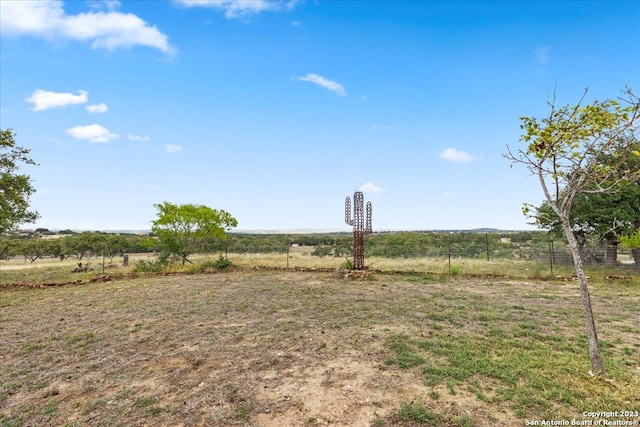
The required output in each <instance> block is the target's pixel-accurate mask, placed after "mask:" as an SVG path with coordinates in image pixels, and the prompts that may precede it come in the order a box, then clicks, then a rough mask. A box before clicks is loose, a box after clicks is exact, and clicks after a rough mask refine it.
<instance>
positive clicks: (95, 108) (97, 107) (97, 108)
mask: <svg viewBox="0 0 640 427" xmlns="http://www.w3.org/2000/svg"><path fill="white" fill-rule="evenodd" d="M87 111H88V112H90V113H92V114H101V113H106V112H107V111H109V107H107V104H105V103H104V102H102V103H100V104H94V105H87Z"/></svg>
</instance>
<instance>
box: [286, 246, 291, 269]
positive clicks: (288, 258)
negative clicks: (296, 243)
mask: <svg viewBox="0 0 640 427" xmlns="http://www.w3.org/2000/svg"><path fill="white" fill-rule="evenodd" d="M290 247H291V244H290V243H287V271H289V248H290Z"/></svg>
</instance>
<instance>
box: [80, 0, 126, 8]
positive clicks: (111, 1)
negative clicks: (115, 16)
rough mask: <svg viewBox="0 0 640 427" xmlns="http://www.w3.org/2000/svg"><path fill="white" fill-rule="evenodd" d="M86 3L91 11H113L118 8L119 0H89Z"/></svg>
mask: <svg viewBox="0 0 640 427" xmlns="http://www.w3.org/2000/svg"><path fill="white" fill-rule="evenodd" d="M88 3H89V7H90V8H91V9H98V10H101V9H107V10H115V9H117V8H119V7H120V0H89V1H88Z"/></svg>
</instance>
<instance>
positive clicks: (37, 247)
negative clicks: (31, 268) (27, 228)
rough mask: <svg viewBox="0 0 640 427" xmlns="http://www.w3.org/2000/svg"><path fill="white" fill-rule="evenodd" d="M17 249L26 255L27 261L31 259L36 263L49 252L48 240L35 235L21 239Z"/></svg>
mask: <svg viewBox="0 0 640 427" xmlns="http://www.w3.org/2000/svg"><path fill="white" fill-rule="evenodd" d="M17 251H18V252H20V253H21V254H22V255H24V259H25V262H26V261H27V260H29V261H30V262H31V263H34V262H36V261H37V260H38V259H42V257H44V256H45V255H47V254H48V253H49V245H48V243H47V241H46V240H44V239H42V238H40V237H34V238H31V239H27V240H21V241H19V243H18V244H17Z"/></svg>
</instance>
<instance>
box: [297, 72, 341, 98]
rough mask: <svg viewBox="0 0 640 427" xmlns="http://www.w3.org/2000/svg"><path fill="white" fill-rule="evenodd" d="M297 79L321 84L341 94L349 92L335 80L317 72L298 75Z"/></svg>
mask: <svg viewBox="0 0 640 427" xmlns="http://www.w3.org/2000/svg"><path fill="white" fill-rule="evenodd" d="M296 80H300V81H302V82H311V83H315V84H317V85H318V86H321V87H323V88H325V89H327V90H330V91H331V92H335V93H336V94H338V95H339V96H344V95H346V94H347V92H346V91H345V90H344V87H343V86H342V85H341V84H340V83H338V82H335V81H333V80H329V79H327V78H325V77H322V76H319V75H317V74H307V75H305V76H301V77H296Z"/></svg>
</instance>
